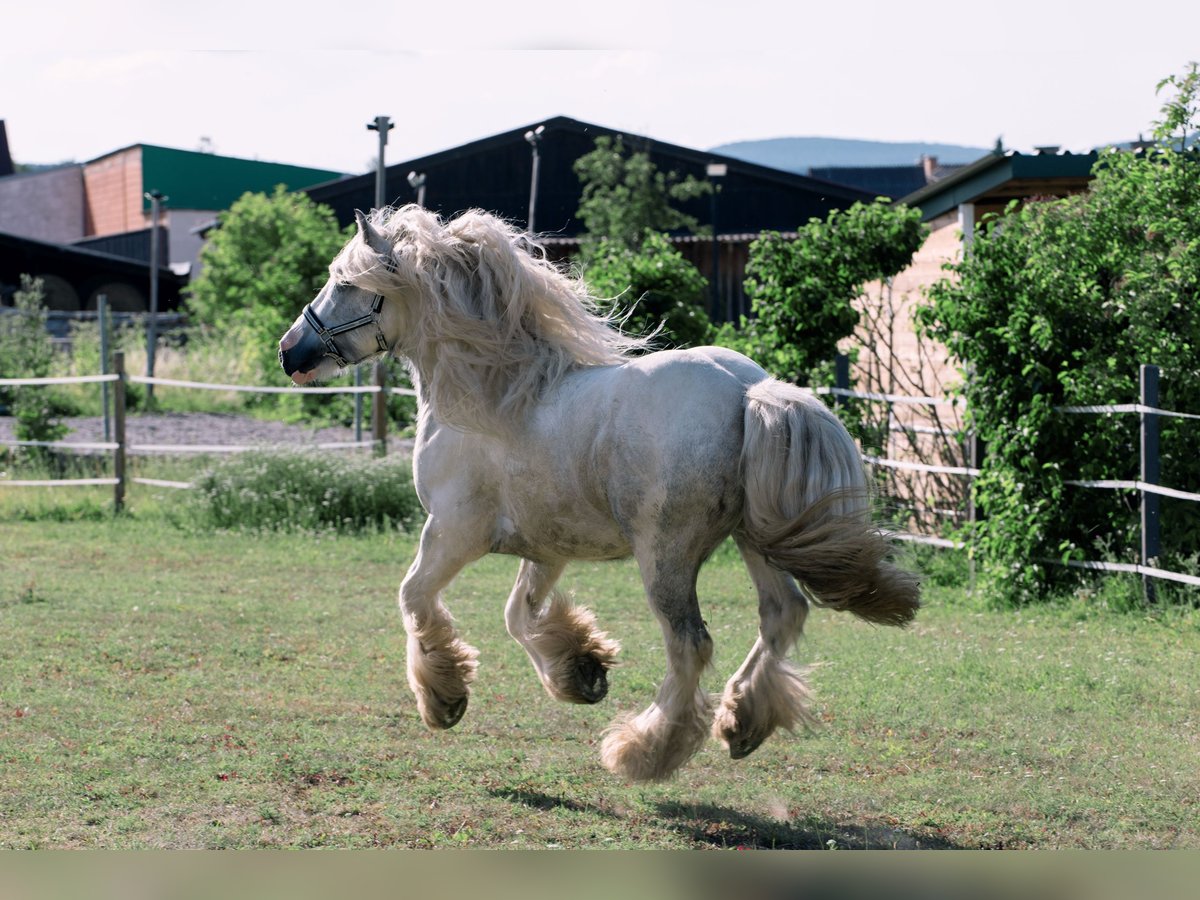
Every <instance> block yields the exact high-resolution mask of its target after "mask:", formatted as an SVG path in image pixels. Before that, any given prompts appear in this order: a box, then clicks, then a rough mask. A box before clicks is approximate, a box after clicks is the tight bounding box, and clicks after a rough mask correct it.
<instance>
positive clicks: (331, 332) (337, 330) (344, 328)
mask: <svg viewBox="0 0 1200 900" xmlns="http://www.w3.org/2000/svg"><path fill="white" fill-rule="evenodd" d="M384 267H385V268H386V269H387V270H388V271H389V272H395V271H396V266H395V263H393V262H392V260H391V258H390V257H389V258H387V259H385V260H384ZM381 309H383V294H376V295H375V299H373V300H372V301H371V311H370V312H369V313H367V314H366V315H365V316H359V317H358V318H357V319H351V320H350V321H349V322H343V323H342V324H341V325H334V326H332V327H326V325H325V324H324V323H323V322H322V321H321V320H320V319H319V318H318V317H317V314H316V313H315V312H313V309H312V303H306V304H305V305H304V309H303V310H301V311H300V314H301V315H302V316H304V321H305V322H307V323H308V324H309V327H311V328H312V330H313V331H314V332H316V335H317V337H318V338H320V339H321V343H322V344H324V345H325V355H326V356H328V357H330V358H331V359H333V361H334V362H336V363H337V364H338V366H339V367H341V368H343V369H348V368H350V366H356V365H358V364H359V363H360V362H362V361H363V360H364V359H366V358H367V357H368V356H371V354H370V353H368V354H366V355H365V356H361V357H359V358H358V359H356V360H353V361H351V360H348V359H346V357H345V356H343V355H342V353H341V352H339V351H338V347H337V344H336V343H335V342H334V340H333V339H334V337H336V336H337V335H339V334H346V333H347V332H350V331H354V330H356V329H358V328H365V327H367V326H368V325H374V326H375V344H376V346H377V348H378V350H379V352H381V353H387V352H388V350H390V349H391V348H390V347H389V346H388V343H387V338H386V337H384V335H383V326H382V325H380V324H379V312H380V310H381Z"/></svg>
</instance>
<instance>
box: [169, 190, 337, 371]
mask: <svg viewBox="0 0 1200 900" xmlns="http://www.w3.org/2000/svg"><path fill="white" fill-rule="evenodd" d="M351 234H352V229H347V230H345V231H343V230H341V229H339V228H338V225H337V220H336V219H335V218H334V215H333V212H332V210H330V209H329V208H328V207H325V206H321V205H319V204H317V203H314V202H313V201H312V200H311V199H309V197H308V195H306V194H301V193H289V192H288V191H287V190H286V189H285V188H284V187H283V186H282V185H280V186H279V187H277V188H276V189H275V192H274V194H272V195H270V196H268V195H266V194H263V193H247V194H243V195H242V197H241V198H240V199H239V200H237V202H235V203H234V204H233V206H231V207H230V208H229V210H228V211H226V212H224V213H222V214H221V217H220V228H218V229H217V231H216V232H215V233H214V234H213V236H212V237H211V238H210V240H209V241H208V243H207V245H206V246H205V247H204V250H203V252H202V253H201V256H200V263H201V271H200V275H199V277H197V279H196V280H195V281H194V282H193V283H192V285H191V287H190V288H189V290H188V297H187V306H188V309H189V311H190V312H191V314H192V316H193V318H194V319H195V321H197V322H199V323H201V324H204V325H208V326H211V327H213V328H215V329H217V330H219V331H221V332H223V333H227V334H228V335H229V336H230V339H231V340H236V341H241V342H242V344H243V346H244V347H245V348H246V352H247V353H248V354H250V355H251V358H252V359H253V360H256V361H257V362H258V363H259V364H260V365H261V368H262V372H263V377H264V378H265V377H267V376H268V374H269V373H270V374H274V373H275V372H276V371H277V370H278V369H279V366H278V365H277V362H276V342H277V341H278V340H279V337H280V335H282V334H283V332H284V331H285V330H286V329H287V327H288V326H289V325H291V323H292V321H293V320H294V319H295V318H296V316H297V315H299V313H300V310H301V309H302V308H303V306H304V304H305V303H307V302H308V301H309V300H311V299H312V298H313V296H314V295H315V294H316V293H317V291H318V290H319V289H320V288H321V286H322V285H323V284H324V283H325V282H326V280H327V279H328V278H329V272H328V267H329V263H330V261H331V260H332V259H333V258H334V256H336V255H337V253H338V251H339V250H340V249H341V248H342V245H343V244H345V242H346V241H347V240H348V239H349V237H350V235H351Z"/></svg>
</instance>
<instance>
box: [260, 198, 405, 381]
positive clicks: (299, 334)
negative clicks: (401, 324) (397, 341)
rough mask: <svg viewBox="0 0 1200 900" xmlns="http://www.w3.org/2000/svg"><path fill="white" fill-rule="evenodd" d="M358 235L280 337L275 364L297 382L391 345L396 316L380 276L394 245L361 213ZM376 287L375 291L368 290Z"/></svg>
mask: <svg viewBox="0 0 1200 900" xmlns="http://www.w3.org/2000/svg"><path fill="white" fill-rule="evenodd" d="M355 215H356V218H357V221H358V233H357V234H356V235H355V236H354V237H353V238H351V240H350V242H349V243H348V244H347V245H346V247H345V249H343V250H342V252H341V253H340V254H339V255H338V258H337V259H336V260H335V261H334V263H333V265H331V266H330V278H329V281H327V282H326V283H325V286H324V287H322V288H321V290H320V292H319V293H318V294H317V296H316V297H315V298H314V299H313V300H312V302H310V303H309V304H308V305H307V306H305V307H304V309H303V311H301V313H300V315H299V316H298V317H297V318H296V321H295V322H293V323H292V327H291V328H289V329H288V330H287V333H286V334H284V336H283V337H282V338H281V339H280V341H279V363H280V365H282V366H283V371H284V372H286V373H287V374H288V375H290V376H291V377H292V381H294V382H295V383H296V384H309V383H311V382H314V381H324V380H326V379H328V378H330V377H332V376H334V375H336V374H337V373H338V372H339V371H341V370H342V369H346V368H349V367H350V366H354V365H357V364H358V363H361V362H365V361H367V360H369V359H373V358H377V357H379V356H381V355H383V354H385V353H387V352H388V351H389V350H391V349H392V346H393V344H394V339H393V338H392V337H390V334H391V333H392V332H393V331H394V328H395V323H394V319H395V314H394V312H393V311H392V310H389V308H388V307H389V304H388V302H387V300H386V298H385V297H384V295H383V293H381V292H378V291H380V290H381V288H380V287H379V286H378V282H379V280H380V279H379V276H380V274H385V273H391V272H392V271H393V270H394V262H393V259H392V252H393V251H392V247H391V245H390V243H389V242H388V240H387V239H386V238H385V237H384V236H383V235H382V234H381V233H380V232H379V231H378V230H377V229H376V228H375V226H374V225H372V224H371V222H370V221H369V220H368V219H367V217H366V216H364V215H363V214H362V213H361V212H357V213H356V214H355ZM372 287H374V289H372Z"/></svg>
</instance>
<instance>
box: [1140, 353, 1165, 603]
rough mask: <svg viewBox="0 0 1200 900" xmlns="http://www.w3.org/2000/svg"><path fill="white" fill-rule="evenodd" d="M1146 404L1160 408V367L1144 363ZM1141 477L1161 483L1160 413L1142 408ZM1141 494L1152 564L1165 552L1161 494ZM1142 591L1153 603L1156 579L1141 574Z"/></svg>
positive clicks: (1145, 546) (1147, 558)
mask: <svg viewBox="0 0 1200 900" xmlns="http://www.w3.org/2000/svg"><path fill="white" fill-rule="evenodd" d="M1138 381H1139V384H1140V387H1141V391H1140V393H1141V404H1142V406H1143V407H1151V408H1157V407H1158V366H1147V365H1143V366H1142V367H1141V368H1140V371H1139V378H1138ZM1141 425H1142V428H1141V431H1142V434H1141V463H1142V464H1141V480H1142V481H1143V482H1145V483H1146V484H1158V481H1159V478H1160V476H1161V468H1162V467H1161V463H1160V460H1159V455H1158V415H1157V414H1155V413H1152V412H1147V411H1146V410H1144V409H1143V410H1142V413H1141ZM1141 495H1142V565H1143V566H1149V565H1151V563H1152V561H1155V560H1157V558H1158V555H1159V554H1160V553H1161V552H1162V541H1161V534H1160V522H1159V515H1158V513H1159V497H1158V495H1157V494H1151V493H1149V492H1147V491H1145V490H1143V491H1141ZM1142 591H1143V593H1144V595H1145V598H1146V602H1147V603H1154V602H1155V601H1156V600H1157V599H1158V598H1157V591H1156V589H1155V585H1154V579H1153V578H1151V577H1150V576H1149V575H1145V574H1143V575H1142Z"/></svg>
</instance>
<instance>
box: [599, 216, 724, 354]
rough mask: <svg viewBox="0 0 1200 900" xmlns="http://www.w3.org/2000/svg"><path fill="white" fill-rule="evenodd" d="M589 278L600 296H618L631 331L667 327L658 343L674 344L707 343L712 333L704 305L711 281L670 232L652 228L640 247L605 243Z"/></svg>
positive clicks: (679, 345)
mask: <svg viewBox="0 0 1200 900" xmlns="http://www.w3.org/2000/svg"><path fill="white" fill-rule="evenodd" d="M583 277H584V280H585V281H587V283H588V286H589V287H590V288H591V290H592V292H593V293H594V294H596V295H597V296H600V297H606V298H615V301H616V303H617V305H618V307H621V308H623V309H624V310H625V318H624V321H623V325H622V328H623V329H624V330H625V331H627V332H628V333H630V334H641V335H646V334H650V333H651V332H653V331H655V329H658V328H660V327H661V331H659V332H658V335H657V337H656V339H655V344H656V345H658V346H673V347H690V346H697V345H700V344H706V343H708V341H709V339H710V338H711V336H712V330H713V329H712V322H711V321H710V320H709V318H708V313H706V312H705V309H704V305H705V300H706V298H707V296H708V279H706V278H705V277H704V276H703V275H701V274H700V271H699V270H698V269H697V268H696V267H695V266H693V265H692V264H691V263H690V262H688V261H687V260H686V259H684V258H683V256H682V255H680V253H679V251H678V250H676V249H675V248H674V247H672V246H671V243H670V241H668V240H667V238H666V237H665V236H664V235H661V234H658V233H656V232H653V231H649V232H646V235H645V238H644V239H643V241H642V244H641V247H640V248H639V249H637V250H630V249H628V248H627V247H624V246H623V245H621V244H620V243H617V242H615V241H608V240H603V241H600V242H599V243H598V244H597V245H596V246H595V247H594V248H593V250H592V252H591V253H590V254H589V255H588V261H587V268H586V269H585V270H584V276H583Z"/></svg>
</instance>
